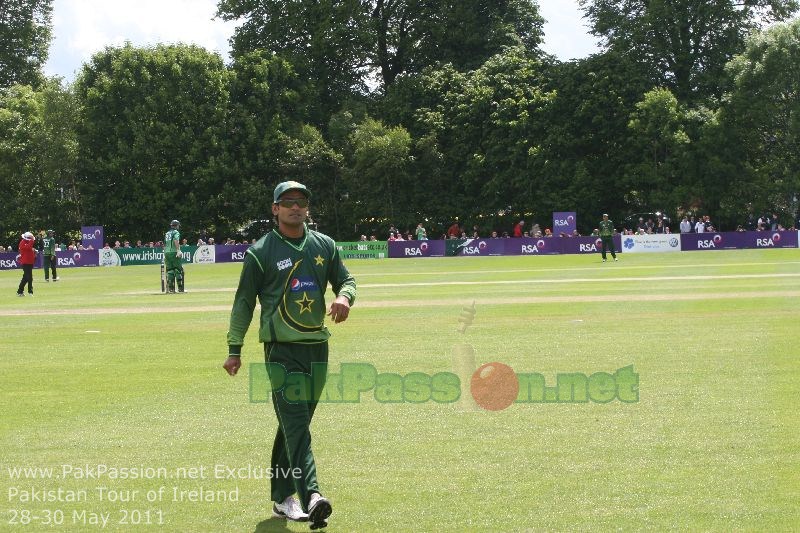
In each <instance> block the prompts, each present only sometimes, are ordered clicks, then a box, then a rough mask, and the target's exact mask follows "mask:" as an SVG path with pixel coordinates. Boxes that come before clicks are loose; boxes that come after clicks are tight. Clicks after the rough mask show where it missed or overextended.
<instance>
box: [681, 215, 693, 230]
mask: <svg viewBox="0 0 800 533" xmlns="http://www.w3.org/2000/svg"><path fill="white" fill-rule="evenodd" d="M691 231H692V228H691V226H690V225H689V219H688V218H687V217H683V218H682V219H681V233H690V232H691Z"/></svg>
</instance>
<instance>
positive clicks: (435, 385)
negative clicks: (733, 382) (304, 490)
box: [250, 362, 639, 411]
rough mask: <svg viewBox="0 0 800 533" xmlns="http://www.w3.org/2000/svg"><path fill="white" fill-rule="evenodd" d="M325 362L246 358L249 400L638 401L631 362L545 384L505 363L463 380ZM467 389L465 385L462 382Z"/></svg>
mask: <svg viewBox="0 0 800 533" xmlns="http://www.w3.org/2000/svg"><path fill="white" fill-rule="evenodd" d="M327 367H328V365H327V364H326V363H315V364H312V367H311V373H310V374H307V373H304V372H289V371H287V370H286V368H285V367H284V366H283V365H282V364H280V363H251V364H250V401H251V402H257V403H258V402H269V401H274V400H273V398H272V396H273V395H280V397H281V398H282V399H283V400H285V401H286V402H289V403H303V402H312V401H317V402H323V403H358V402H361V401H363V400H364V399H365V398H368V397H369V393H371V396H372V398H373V399H374V400H375V401H376V402H379V403H425V402H431V401H432V402H436V403H455V402H458V401H459V399H462V395H463V394H465V393H466V394H469V395H471V396H472V398H473V399H474V401H475V404H477V405H478V406H480V407H481V408H483V409H486V410H488V411H501V410H503V409H506V408H507V407H509V406H511V404H514V403H588V402H594V403H609V402H612V401H614V400H618V401H620V402H623V403H635V402H638V401H639V375H638V374H637V373H636V372H635V371H634V369H633V365H629V366H626V367H623V368H619V369H617V370H616V371H614V372H595V373H593V374H591V375H586V374H584V373H581V372H569V373H558V374H556V375H555V380H554V384H552V385H548V384H547V379H546V378H545V376H544V375H543V374H540V373H537V372H531V373H519V372H515V371H514V369H512V368H511V367H510V366H508V365H506V364H504V363H498V362H492V363H486V364H484V365H482V366H480V367H479V368H478V369H477V370H475V372H474V373H473V374H472V375H471V377H470V378H469V382H468V383H464V384H462V379H461V378H459V376H458V375H457V374H455V373H453V372H438V373H435V374H429V373H425V372H410V373H408V374H397V373H392V372H379V371H378V369H377V368H375V366H373V365H371V364H369V363H341V365H340V368H339V372H338V373H333V372H331V373H328V371H327V370H328V368H327ZM464 386H466V387H467V390H466V391H464V390H463V387H464Z"/></svg>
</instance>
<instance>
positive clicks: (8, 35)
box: [0, 0, 53, 87]
mask: <svg viewBox="0 0 800 533" xmlns="http://www.w3.org/2000/svg"><path fill="white" fill-rule="evenodd" d="M52 12H53V0H3V1H2V2H0V87H10V86H11V85H14V84H21V85H32V86H34V87H36V86H38V85H39V84H40V83H42V82H43V81H44V76H43V75H42V66H43V65H44V63H45V62H46V61H47V52H48V48H49V47H50V37H51V17H52Z"/></svg>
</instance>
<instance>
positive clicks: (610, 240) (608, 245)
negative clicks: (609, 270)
mask: <svg viewBox="0 0 800 533" xmlns="http://www.w3.org/2000/svg"><path fill="white" fill-rule="evenodd" d="M600 243H601V245H600V246H601V247H600V253H601V254H602V256H603V263H605V262H606V250H607V249H611V257H613V258H614V261H616V260H617V254H616V252H614V223H613V222H612V221H610V220H608V215H607V214H606V213H603V220H601V221H600Z"/></svg>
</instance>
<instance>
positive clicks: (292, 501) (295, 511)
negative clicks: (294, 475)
mask: <svg viewBox="0 0 800 533" xmlns="http://www.w3.org/2000/svg"><path fill="white" fill-rule="evenodd" d="M272 516H274V517H276V518H285V519H287V520H294V521H295V522H305V521H306V520H308V515H307V514H306V513H304V512H303V509H302V507H300V502H299V501H297V498H295V497H294V496H289V497H288V498H286V499H285V500H283V503H273V504H272Z"/></svg>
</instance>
